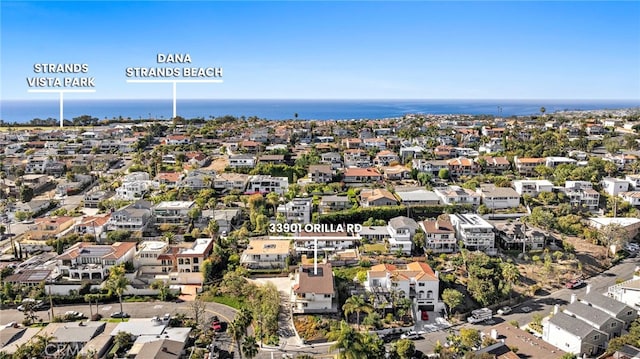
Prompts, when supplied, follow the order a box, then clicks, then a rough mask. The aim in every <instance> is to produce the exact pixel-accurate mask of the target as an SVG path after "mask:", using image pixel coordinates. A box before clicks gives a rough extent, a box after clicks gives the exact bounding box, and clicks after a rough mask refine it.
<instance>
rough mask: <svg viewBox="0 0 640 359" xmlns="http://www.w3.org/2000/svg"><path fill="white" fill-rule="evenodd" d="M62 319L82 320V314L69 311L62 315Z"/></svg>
mask: <svg viewBox="0 0 640 359" xmlns="http://www.w3.org/2000/svg"><path fill="white" fill-rule="evenodd" d="M64 318H65V319H67V320H76V319H83V318H84V314H82V313H80V312H76V311H75V310H69V311H66V312H65V313H64Z"/></svg>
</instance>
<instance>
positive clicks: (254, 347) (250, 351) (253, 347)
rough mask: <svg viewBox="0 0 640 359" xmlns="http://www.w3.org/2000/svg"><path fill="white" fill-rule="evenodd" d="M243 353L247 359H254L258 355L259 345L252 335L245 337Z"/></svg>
mask: <svg viewBox="0 0 640 359" xmlns="http://www.w3.org/2000/svg"><path fill="white" fill-rule="evenodd" d="M241 351H242V353H243V354H244V356H245V357H247V358H249V359H252V358H254V357H255V356H256V355H258V344H257V343H256V338H255V337H254V336H252V335H249V336H247V337H244V340H243V341H242V348H241Z"/></svg>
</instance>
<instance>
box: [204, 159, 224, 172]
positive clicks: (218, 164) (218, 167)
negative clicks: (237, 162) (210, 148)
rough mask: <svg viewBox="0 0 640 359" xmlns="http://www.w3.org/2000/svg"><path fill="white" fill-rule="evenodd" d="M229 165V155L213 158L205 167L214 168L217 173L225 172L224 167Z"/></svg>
mask: <svg viewBox="0 0 640 359" xmlns="http://www.w3.org/2000/svg"><path fill="white" fill-rule="evenodd" d="M228 166H229V158H228V157H227V156H221V157H218V158H216V159H215V160H213V162H211V164H210V165H209V166H207V167H206V168H204V169H207V170H214V171H216V172H217V173H222V172H224V169H225V168H227V167H228Z"/></svg>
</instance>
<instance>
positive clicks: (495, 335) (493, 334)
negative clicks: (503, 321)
mask: <svg viewBox="0 0 640 359" xmlns="http://www.w3.org/2000/svg"><path fill="white" fill-rule="evenodd" d="M491 339H493V340H498V330H497V329H491Z"/></svg>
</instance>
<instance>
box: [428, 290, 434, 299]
mask: <svg viewBox="0 0 640 359" xmlns="http://www.w3.org/2000/svg"><path fill="white" fill-rule="evenodd" d="M431 298H433V291H432V290H428V291H427V299H431Z"/></svg>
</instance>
